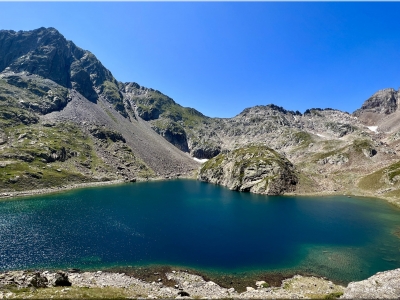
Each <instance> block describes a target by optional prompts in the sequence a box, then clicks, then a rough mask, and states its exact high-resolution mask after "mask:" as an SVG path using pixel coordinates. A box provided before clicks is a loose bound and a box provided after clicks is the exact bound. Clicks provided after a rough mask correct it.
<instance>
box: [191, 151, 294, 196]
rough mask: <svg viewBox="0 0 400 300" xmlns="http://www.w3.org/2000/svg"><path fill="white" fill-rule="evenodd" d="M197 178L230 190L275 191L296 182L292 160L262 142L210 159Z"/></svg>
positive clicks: (277, 191) (291, 185)
mask: <svg viewBox="0 0 400 300" xmlns="http://www.w3.org/2000/svg"><path fill="white" fill-rule="evenodd" d="M198 179H199V180H202V181H207V182H211V183H215V184H220V185H223V186H226V187H228V188H229V189H231V190H237V191H249V192H252V193H257V194H267V195H279V194H283V193H285V192H290V191H294V190H295V189H296V184H297V183H298V177H297V175H296V171H295V168H294V166H293V164H292V163H291V162H290V161H289V160H287V159H286V158H285V157H284V156H282V155H280V154H279V153H277V152H276V151H274V150H272V149H270V148H268V147H266V146H249V147H244V148H239V149H236V150H234V151H232V152H229V153H227V154H219V155H218V156H216V157H214V158H213V159H210V160H209V161H208V162H206V163H205V164H204V165H203V166H202V168H201V169H200V172H199V175H198Z"/></svg>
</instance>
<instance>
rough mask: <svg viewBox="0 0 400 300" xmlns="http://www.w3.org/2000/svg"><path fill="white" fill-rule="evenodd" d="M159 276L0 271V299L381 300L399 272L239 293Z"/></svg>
mask: <svg viewBox="0 0 400 300" xmlns="http://www.w3.org/2000/svg"><path fill="white" fill-rule="evenodd" d="M153 271H154V269H152V270H151V272H153ZM159 271H160V272H155V273H153V275H154V276H155V278H157V279H156V280H153V281H152V280H151V279H150V278H146V279H142V278H138V277H134V276H132V275H130V274H127V273H119V272H110V271H100V270H99V271H92V272H84V271H79V270H76V269H70V270H68V271H47V270H46V271H8V272H0V298H1V299H3V298H13V299H27V298H30V299H50V298H68V299H81V298H85V299H86V298H108V299H113V298H115V299H121V298H148V299H157V298H161V299H178V298H182V297H185V298H187V297H189V298H192V299H193V298H194V299H200V298H201V299H203V298H207V299H211V298H216V299H228V298H229V299H299V298H303V299H304V298H305V299H337V298H339V297H340V298H344V299H354V298H359V299H366V298H371V299H372V298H374V299H381V298H397V297H398V292H400V289H399V283H400V277H399V275H400V269H395V270H390V271H385V272H378V273H376V274H375V275H373V276H371V277H369V278H367V279H365V280H362V281H355V282H350V283H349V284H348V285H346V286H342V285H337V284H334V283H333V282H331V281H329V280H327V279H325V278H321V277H315V276H301V275H295V276H292V277H290V278H286V279H283V280H282V281H281V284H280V285H277V286H271V285H269V284H268V283H267V282H265V281H264V280H257V281H255V282H254V281H253V282H249V283H250V284H249V285H248V286H246V287H245V289H243V288H240V290H239V289H235V288H234V287H228V288H227V287H223V286H221V285H220V284H219V283H218V282H215V281H212V280H209V278H206V277H202V276H199V275H197V274H192V273H191V272H189V271H187V270H175V269H166V268H164V269H162V270H161V269H160V270H159ZM149 279H150V280H149Z"/></svg>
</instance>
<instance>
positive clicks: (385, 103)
mask: <svg viewBox="0 0 400 300" xmlns="http://www.w3.org/2000/svg"><path fill="white" fill-rule="evenodd" d="M398 97H399V95H398V91H396V90H394V89H392V88H389V89H383V90H380V91H378V92H376V93H375V94H373V95H372V96H371V97H370V98H368V99H367V100H366V101H365V102H364V103H363V105H362V106H361V108H360V109H358V110H356V111H355V112H354V115H355V116H359V115H360V114H361V113H362V112H367V111H368V112H372V113H378V114H386V115H388V114H391V113H393V112H395V111H396V110H397V107H398Z"/></svg>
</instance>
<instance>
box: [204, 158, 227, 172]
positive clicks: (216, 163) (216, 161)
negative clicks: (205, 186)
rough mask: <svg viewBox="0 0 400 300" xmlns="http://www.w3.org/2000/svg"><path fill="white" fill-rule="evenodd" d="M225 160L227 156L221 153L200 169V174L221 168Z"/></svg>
mask: <svg viewBox="0 0 400 300" xmlns="http://www.w3.org/2000/svg"><path fill="white" fill-rule="evenodd" d="M224 159H225V154H223V153H220V154H218V155H217V156H215V157H213V158H212V159H209V160H208V161H206V162H205V163H204V164H203V165H202V166H201V169H200V172H201V173H202V172H205V171H206V170H212V169H215V168H220V167H221V164H222V162H223V161H224Z"/></svg>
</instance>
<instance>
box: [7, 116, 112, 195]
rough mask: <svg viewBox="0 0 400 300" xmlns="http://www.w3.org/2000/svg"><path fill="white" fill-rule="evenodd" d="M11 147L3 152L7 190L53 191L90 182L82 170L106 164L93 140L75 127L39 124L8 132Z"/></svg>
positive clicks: (66, 124) (20, 127)
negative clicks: (71, 184)
mask: <svg viewBox="0 0 400 300" xmlns="http://www.w3.org/2000/svg"><path fill="white" fill-rule="evenodd" d="M6 134H7V135H8V136H10V140H11V141H12V147H10V145H9V144H7V145H6V147H3V149H1V150H0V162H1V165H0V182H1V183H2V184H1V186H2V187H3V189H5V190H10V189H14V190H27V189H32V188H42V187H54V186H60V185H63V184H69V183H77V182H82V181H85V180H88V179H89V178H88V177H86V176H85V175H83V174H82V173H81V171H80V169H79V167H80V166H82V165H85V166H87V167H89V168H91V169H94V168H95V167H97V166H99V165H102V166H104V164H103V163H102V161H101V160H100V159H99V158H98V157H97V155H96V152H95V151H94V149H93V145H92V141H91V139H90V138H89V137H88V136H87V135H86V134H84V133H83V132H82V131H81V130H80V129H79V128H78V127H77V126H76V125H74V124H69V123H63V124H58V125H56V126H54V127H44V126H41V125H39V124H37V125H32V126H19V127H15V128H14V127H13V128H7V129H6Z"/></svg>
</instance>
